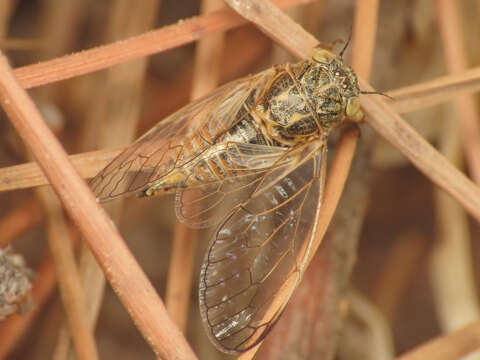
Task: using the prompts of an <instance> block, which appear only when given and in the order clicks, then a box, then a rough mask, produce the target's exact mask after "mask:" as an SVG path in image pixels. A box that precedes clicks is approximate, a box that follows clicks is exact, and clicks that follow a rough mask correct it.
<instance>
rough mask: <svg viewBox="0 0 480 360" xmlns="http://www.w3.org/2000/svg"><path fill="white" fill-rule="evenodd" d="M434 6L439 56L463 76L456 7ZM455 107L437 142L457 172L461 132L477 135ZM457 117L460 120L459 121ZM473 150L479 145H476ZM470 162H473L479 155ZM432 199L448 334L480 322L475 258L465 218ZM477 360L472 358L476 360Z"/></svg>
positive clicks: (473, 116)
mask: <svg viewBox="0 0 480 360" xmlns="http://www.w3.org/2000/svg"><path fill="white" fill-rule="evenodd" d="M436 5H437V14H438V20H439V24H440V30H441V34H442V38H443V40H444V41H443V47H444V48H443V50H444V56H445V58H446V60H447V64H448V68H449V71H450V72H451V73H456V72H460V71H463V70H464V69H465V68H466V63H467V60H466V52H465V49H464V48H463V38H462V35H461V33H460V29H459V22H462V21H461V19H460V18H459V14H458V11H457V10H456V5H455V3H453V2H449V3H446V2H444V1H437V2H436ZM459 20H460V21H459ZM454 104H455V105H456V106H455V112H456V114H457V115H458V116H455V117H454V118H448V119H444V121H443V124H442V132H441V134H440V138H439V149H440V151H441V152H442V153H443V154H445V156H446V157H447V158H448V159H449V160H450V161H451V162H452V163H453V164H455V165H456V166H457V167H459V168H461V167H462V165H463V161H462V160H463V153H462V149H464V151H463V152H466V153H467V156H466V158H467V159H469V158H470V160H471V156H472V155H473V154H472V150H474V149H475V147H476V145H475V144H472V143H471V142H472V141H477V140H475V133H473V134H468V139H465V127H466V128H467V129H468V130H467V131H468V132H470V131H472V132H475V131H477V132H478V130H479V129H478V125H477V123H478V114H477V113H476V109H475V104H474V102H473V99H472V97H471V96H467V95H464V96H462V97H461V98H458V99H456V101H454ZM457 118H460V120H459V121H458V120H457ZM472 123H473V124H472ZM472 125H473V127H472ZM462 128H463V131H462ZM464 139H465V141H464ZM462 143H463V144H464V146H462ZM477 145H480V142H479V143H478V144H477ZM470 146H472V147H473V148H470ZM467 148H468V150H467ZM475 157H478V153H477V154H476V156H475ZM474 161H475V162H476V163H471V162H470V164H469V165H470V169H471V173H472V176H473V177H474V179H475V180H476V181H477V183H478V181H479V180H480V178H478V177H476V175H477V176H478V175H480V173H478V174H476V172H475V168H476V167H477V166H478V165H480V162H478V159H475V160H474ZM477 164H478V165H477ZM478 169H480V167H479V168H478ZM435 200H436V201H435V202H436V229H437V231H436V234H437V241H436V244H435V246H434V248H433V250H432V256H431V262H430V278H431V282H432V291H433V295H434V296H433V298H434V303H435V306H436V310H437V315H438V318H439V323H440V326H441V328H442V330H443V331H444V332H450V331H453V330H456V329H459V328H461V327H463V326H465V325H467V324H469V323H471V322H472V321H475V320H477V319H478V318H479V317H480V306H479V302H478V294H477V292H476V284H475V275H474V266H473V262H474V259H473V255H474V253H473V252H472V248H471V238H470V231H469V224H468V219H467V216H466V214H465V212H464V210H463V209H462V208H461V207H460V206H459V204H458V203H457V202H455V200H454V199H452V198H451V197H450V196H449V195H447V194H445V193H444V192H443V191H441V190H438V189H437V190H436V191H435ZM478 358H479V357H478V355H477V357H476V359H478ZM471 360H473V358H472V359H471Z"/></svg>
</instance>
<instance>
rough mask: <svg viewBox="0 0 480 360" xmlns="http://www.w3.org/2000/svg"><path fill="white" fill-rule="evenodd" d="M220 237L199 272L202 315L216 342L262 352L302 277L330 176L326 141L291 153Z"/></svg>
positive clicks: (227, 348) (232, 349)
mask: <svg viewBox="0 0 480 360" xmlns="http://www.w3.org/2000/svg"><path fill="white" fill-rule="evenodd" d="M286 156H290V159H291V166H290V167H289V168H286V167H283V166H280V167H277V168H276V167H274V168H273V169H272V170H271V171H269V172H267V173H266V174H265V175H264V176H263V177H262V178H261V180H260V181H259V182H258V183H257V185H256V187H255V190H254V191H253V193H252V194H251V195H250V197H249V198H248V200H247V201H245V202H243V203H241V204H239V205H238V206H237V207H236V208H235V209H234V210H233V211H232V213H231V214H230V215H228V216H227V217H226V219H225V220H224V222H223V223H222V224H221V225H220V227H219V229H218V230H217V232H216V234H215V236H214V239H213V241H212V243H211V244H210V248H209V250H208V253H207V255H206V258H205V260H204V264H203V266H202V271H201V278H200V310H201V314H202V318H203V321H204V324H205V325H206V328H207V333H208V334H209V336H210V338H211V339H212V341H213V342H214V343H215V344H216V345H217V346H218V347H219V348H220V349H222V350H223V351H226V352H230V353H239V352H243V351H246V350H248V349H249V348H251V347H253V346H255V345H256V344H258V343H259V342H260V341H261V340H262V339H263V338H264V337H265V336H266V334H267V333H268V332H269V331H270V329H271V328H272V327H273V325H274V324H275V322H276V321H277V320H278V318H279V316H280V315H281V313H282V311H283V310H284V308H285V306H286V304H287V302H288V300H289V298H290V296H291V294H292V292H293V291H294V289H295V288H296V286H297V285H298V283H299V281H300V279H301V276H302V274H303V272H304V267H305V263H306V259H307V257H308V253H309V249H310V246H311V242H312V238H313V234H314V228H315V224H316V219H317V216H318V211H319V209H320V203H321V197H322V191H323V182H324V176H325V162H326V159H325V158H326V147H325V145H324V141H323V140H318V141H314V142H312V143H310V144H308V145H305V146H303V147H302V148H300V149H298V148H297V149H294V150H292V151H291V152H290V153H287V154H286Z"/></svg>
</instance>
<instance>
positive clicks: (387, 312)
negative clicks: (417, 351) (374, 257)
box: [372, 232, 426, 324]
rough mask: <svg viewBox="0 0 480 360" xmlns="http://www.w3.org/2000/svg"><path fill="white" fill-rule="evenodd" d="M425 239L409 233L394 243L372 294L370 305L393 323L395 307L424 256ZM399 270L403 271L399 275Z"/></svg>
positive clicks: (395, 312) (396, 308) (396, 307)
mask: <svg viewBox="0 0 480 360" xmlns="http://www.w3.org/2000/svg"><path fill="white" fill-rule="evenodd" d="M425 245H426V244H425V239H424V238H422V237H421V236H420V235H419V234H418V233H415V232H409V233H406V234H404V235H402V236H400V238H399V239H396V241H395V244H394V246H393V248H392V249H391V250H390V252H389V254H388V256H387V258H386V259H385V265H384V266H383V267H382V271H381V272H380V273H379V276H378V279H377V281H376V284H375V289H374V291H373V296H372V298H373V302H374V303H375V304H376V306H377V307H378V309H379V310H380V311H381V312H382V314H383V315H384V316H385V317H386V318H387V320H389V322H390V323H391V324H393V323H394V321H395V317H396V314H397V310H398V306H399V305H400V302H401V301H402V298H403V295H404V294H405V291H406V289H407V288H408V286H409V285H410V282H411V281H412V280H413V278H414V277H415V275H417V274H418V271H419V264H420V262H421V260H422V255H423V254H424V252H425V247H426V246H425ZM398 269H402V271H399V270H398Z"/></svg>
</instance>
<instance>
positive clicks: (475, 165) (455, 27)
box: [435, 0, 480, 184]
mask: <svg viewBox="0 0 480 360" xmlns="http://www.w3.org/2000/svg"><path fill="white" fill-rule="evenodd" d="M435 5H436V10H437V18H438V25H439V28H440V36H441V38H442V44H443V51H444V56H445V61H446V65H447V68H448V71H449V72H450V73H452V74H455V73H461V72H463V71H465V70H466V69H467V68H468V61H467V55H466V53H467V52H466V49H465V46H464V37H463V34H462V32H461V29H460V28H461V24H462V23H463V22H462V20H461V19H460V15H459V12H458V9H457V4H456V2H455V1H449V0H437V1H436V2H435ZM453 105H454V108H455V113H456V114H457V115H458V116H457V117H458V121H459V123H460V129H461V132H462V139H463V141H462V143H463V148H464V153H465V157H466V160H467V166H468V168H469V169H470V173H471V176H472V179H473V180H474V181H475V182H476V183H477V184H480V156H479V154H480V125H479V116H478V115H479V113H478V111H477V107H476V105H477V104H476V103H475V99H474V98H473V97H472V96H471V95H462V96H460V97H458V98H456V99H455V100H454V101H453Z"/></svg>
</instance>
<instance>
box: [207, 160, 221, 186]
mask: <svg viewBox="0 0 480 360" xmlns="http://www.w3.org/2000/svg"><path fill="white" fill-rule="evenodd" d="M207 165H208V167H209V168H210V170H211V171H212V173H213V175H214V176H216V177H217V179H218V180H220V181H221V180H223V174H222V170H221V169H220V168H219V167H218V166H217V164H215V161H213V160H212V159H207Z"/></svg>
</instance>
